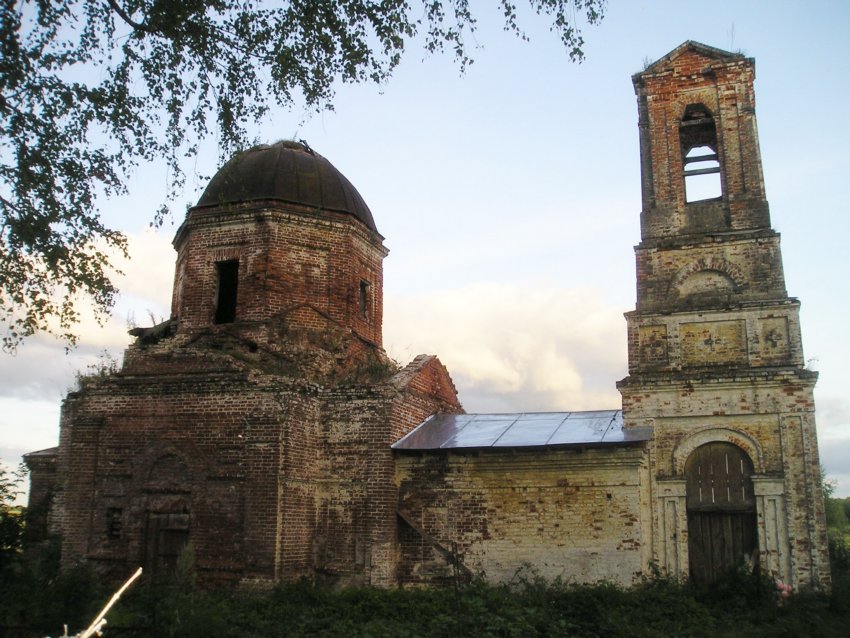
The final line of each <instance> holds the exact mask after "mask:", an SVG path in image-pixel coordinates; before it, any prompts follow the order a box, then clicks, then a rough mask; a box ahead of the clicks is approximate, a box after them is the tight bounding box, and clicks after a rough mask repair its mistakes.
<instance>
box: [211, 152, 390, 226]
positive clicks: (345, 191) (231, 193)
mask: <svg viewBox="0 0 850 638" xmlns="http://www.w3.org/2000/svg"><path fill="white" fill-rule="evenodd" d="M263 199H271V200H280V201H285V202H290V203H294V204H301V205H303V206H309V207H311V208H316V209H323V210H331V211H337V212H341V213H349V214H351V215H354V216H355V217H356V218H357V219H359V220H360V221H361V222H363V223H364V224H365V225H366V226H367V227H368V228H369V229H370V230H373V231H375V232H377V231H378V229H377V228H376V226H375V220H374V219H373V218H372V213H371V211H370V210H369V207H368V206H367V205H366V202H365V201H363V198H362V197H361V196H360V193H358V192H357V189H356V188H354V186H353V185H352V183H351V182H349V181H348V179H346V177H345V175H343V174H342V173H340V172H339V171H338V170H337V169H336V167H334V165H333V164H331V163H330V162H329V161H328V160H327V159H325V158H324V157H322V156H321V155H319V154H318V153H316V152H314V151H313V150H312V149H310V148H309V147H308V146H306V145H305V144H303V143H297V142H287V141H282V142H277V143H276V144H271V145H264V144H263V145H260V146H255V147H254V148H252V149H248V150H247V151H243V152H241V153H237V154H236V155H235V156H233V157H232V158H231V159H230V161H229V162H227V164H225V165H224V166H222V167H221V169H220V170H219V171H218V172H217V173H216V174H215V175H214V176H213V178H212V179H211V180H210V183H209V184H208V185H207V188H206V190H205V191H204V193H203V195H201V199H199V200H198V206H199V207H202V206H222V205H224V204H232V203H236V202H247V201H252V200H263Z"/></svg>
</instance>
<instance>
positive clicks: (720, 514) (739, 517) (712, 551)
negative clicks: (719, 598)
mask: <svg viewBox="0 0 850 638" xmlns="http://www.w3.org/2000/svg"><path fill="white" fill-rule="evenodd" d="M752 474H753V463H752V461H751V460H750V458H749V456H747V454H746V452H744V451H743V450H742V449H741V448H739V447H738V446H736V445H733V444H731V443H726V442H714V443H706V444H705V445H701V446H700V447H698V448H697V449H695V450H694V451H693V452H692V453H691V455H690V456H689V457H688V460H687V462H686V463H685V479H686V482H687V510H688V555H689V563H690V576H691V581H692V582H694V583H697V584H706V583H711V582H713V581H715V580H717V578H718V577H719V576H720V575H721V574H723V573H724V572H727V571H729V570H731V569H734V568H736V567H738V566H740V565H747V566H749V567H750V568H754V567H755V563H756V561H757V559H758V536H757V529H756V506H755V496H754V495H753V481H752V478H751V477H752Z"/></svg>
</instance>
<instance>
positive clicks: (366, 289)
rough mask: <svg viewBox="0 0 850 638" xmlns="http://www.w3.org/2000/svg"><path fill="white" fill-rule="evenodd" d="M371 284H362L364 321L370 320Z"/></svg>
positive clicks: (361, 302)
mask: <svg viewBox="0 0 850 638" xmlns="http://www.w3.org/2000/svg"><path fill="white" fill-rule="evenodd" d="M370 287H371V286H369V282H368V281H361V282H360V304H359V309H360V316H361V317H363V318H364V319H368V318H369V288H370Z"/></svg>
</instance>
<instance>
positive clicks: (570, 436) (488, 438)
mask: <svg viewBox="0 0 850 638" xmlns="http://www.w3.org/2000/svg"><path fill="white" fill-rule="evenodd" d="M649 438H650V432H649V430H648V429H647V428H632V429H629V430H625V429H623V411H622V410H594V411H592V412H522V413H519V414H435V415H433V416H430V417H428V418H427V419H426V420H425V421H424V422H423V423H421V424H420V425H418V426H417V427H416V429H414V430H413V431H411V432H409V433H408V434H407V435H406V436H404V437H403V438H401V439H399V440H398V441H396V442H395V443H394V444H393V445H392V448H393V449H394V450H455V449H475V448H519V447H544V446H546V447H552V446H587V445H593V446H597V445H627V444H630V443H639V442H641V441H647V440H648V439H649Z"/></svg>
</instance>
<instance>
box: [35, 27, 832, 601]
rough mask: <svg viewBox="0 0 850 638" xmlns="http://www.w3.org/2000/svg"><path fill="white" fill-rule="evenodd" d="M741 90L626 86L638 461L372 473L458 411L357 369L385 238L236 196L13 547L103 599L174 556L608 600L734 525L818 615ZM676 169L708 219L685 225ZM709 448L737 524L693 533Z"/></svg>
mask: <svg viewBox="0 0 850 638" xmlns="http://www.w3.org/2000/svg"><path fill="white" fill-rule="evenodd" d="M753 79H754V63H753V61H752V60H750V59H748V58H744V57H743V56H740V55H737V54H731V53H727V52H724V51H719V50H717V49H712V48H711V47H706V46H704V45H700V44H696V43H692V42H687V43H685V44H683V45H682V46H680V47H678V48H677V49H675V50H674V51H673V52H671V53H670V54H669V55H667V56H665V57H664V58H662V59H661V60H659V61H658V62H656V63H655V64H653V65H650V66H649V67H648V68H647V69H646V70H645V71H644V72H642V73H639V74H637V75H636V76H634V78H633V82H634V85H635V90H636V93H637V97H638V110H639V114H640V119H639V131H640V148H641V167H642V193H643V198H642V202H643V210H642V213H641V242H640V244H639V245H638V246H637V247H636V249H635V250H636V268H637V303H636V307H635V310H633V311H631V312H628V313H626V323H627V341H628V357H629V376H628V377H626V378H625V379H623V380H621V381H620V382H619V383H618V388H619V390H620V392H621V395H622V402H623V403H622V407H623V419H624V423H625V428H626V430H627V432H628V430H630V429H634V430H635V431H636V432H638V431H639V432H649V433H651V436H650V437H649V440H646V437H645V436H641V437H634V439H630V438H628V437H627V438H626V441H627V442H625V443H619V444H615V445H604V444H601V443H599V442H598V441H595V442H586V443H582V444H576V445H568V446H560V447H558V446H552V447H548V446H539V447H511V448H488V449H436V450H395V451H394V450H393V449H391V447H390V446H391V445H392V444H393V443H394V442H396V441H398V440H399V439H400V438H401V437H403V436H404V435H406V434H407V433H409V432H410V431H411V430H412V429H414V428H415V427H416V426H418V425H419V424H421V423H423V422H424V421H426V419H427V418H428V417H429V416H431V415H433V414H436V413H446V412H448V413H459V412H462V411H463V408H462V407H461V404H460V402H459V401H458V398H457V392H456V389H455V387H454V384H453V383H452V380H451V377H450V376H449V373H448V371H447V370H446V369H445V367H444V366H443V365H442V364H441V363H440V361H439V360H438V359H437V358H435V357H433V356H427V355H420V356H419V357H416V358H415V359H414V360H413V361H412V362H411V363H410V364H408V365H407V366H406V367H404V368H400V369H399V368H398V366H396V364H395V363H394V362H392V361H390V360H389V359H388V358H387V356H386V354H385V353H384V351H383V349H382V320H383V296H382V287H383V271H382V261H383V258H384V257H385V256H386V255H387V250H386V249H385V248H384V246H383V238H382V237H381V236H380V235H379V234H378V233H377V231H375V230H374V226H367V225H365V224H364V223H363V222H362V221H361V219H359V218H358V217H356V216H354V215H351V214H348V213H344V212H336V211H331V210H324V209H322V208H315V206H308V205H305V204H303V203H299V202H298V199H297V196H293V197H292V198H290V199H291V201H288V200H287V201H279V200H264V199H253V200H252V199H250V198H246V200H245V201H238V202H229V203H226V204H225V203H221V204H219V205H215V206H198V207H196V208H193V209H191V210H190V211H189V213H188V215H187V218H186V221H185V222H184V224H183V225H182V226H181V227H180V229H179V230H178V232H177V236H176V238H175V240H174V246H175V249H176V251H177V262H176V268H175V279H174V291H173V298H172V317H171V319H170V320H169V321H168V322H165V323H163V324H161V325H159V326H155V327H153V328H150V329H142V330H138V331H134V334H136V336H137V340H136V343H134V344H133V345H131V346H130V347H129V348H128V349H127V351H126V352H125V356H124V362H123V366H122V367H121V369H120V370H119V371H118V372H115V373H112V374H108V375H104V376H94V377H92V378H89V379H84V380H83V382H82V384H81V387H80V388H79V389H78V390H77V391H75V392H72V393H70V394H69V395H68V397H67V398H66V400H65V402H64V404H63V409H62V417H61V434H60V441H59V447H58V448H56V449H53V450H47V451H41V452H34V453H32V454H30V455H28V456H27V457H26V460H27V463H28V464H29V466H30V468H31V472H32V473H31V481H32V489H31V497H30V498H31V505H32V506H33V509H34V510H38V511H40V512H42V514H41V518H39V519H37V520H38V523H37V524H33V525H32V528H31V532H30V533H31V536H30V541H31V542H33V543H36V542H39V541H41V540H42V539H44V538H45V537H47V536H48V535H49V534H53V535H56V536H58V537H59V538H60V539H61V543H62V559H63V561H64V562H65V564H68V565H70V564H73V563H75V562H77V561H80V560H85V561H89V562H91V563H94V564H95V565H96V566H98V568H99V569H101V570H102V571H103V572H104V573H105V574H107V575H109V576H111V577H114V578H116V579H118V578H122V577H125V576H126V574H128V573H129V572H130V571H132V570H133V568H135V566H137V565H139V564H142V565H145V566H146V567H148V569H149V570H151V571H153V572H154V573H156V572H157V571H159V570H167V569H169V568H170V567H172V566H173V563H174V561H175V560H176V557H177V555H178V554H179V552H180V551H182V549H183V548H185V547H186V546H187V545H191V547H192V550H193V552H194V557H195V563H196V568H197V571H198V575H199V578H200V579H201V580H203V581H204V582H206V583H208V584H211V585H224V586H257V585H269V584H272V583H275V582H281V581H291V580H294V579H298V578H302V577H306V578H309V579H312V580H314V581H317V582H322V583H327V584H330V585H376V586H384V587H388V586H396V585H405V586H419V585H427V584H439V583H446V582H449V581H451V580H453V579H455V578H469V577H471V576H473V575H482V576H483V577H485V578H487V579H489V580H491V581H510V580H511V579H513V578H514V577H515V576H516V575H517V574H518V573H523V572H527V571H528V570H530V573H533V574H537V575H540V576H543V577H545V578H548V579H554V578H562V579H564V580H567V581H570V582H594V581H598V580H609V581H612V582H617V583H621V584H624V585H629V584H632V583H635V582H638V581H639V580H640V579H642V578H644V577H647V576H650V575H652V574H653V573H655V571H656V570H661V571H662V572H663V573H665V574H668V575H671V576H673V577H677V578H678V577H681V578H688V577H689V576H693V574H694V573H696V572H695V570H694V565H695V564H696V563H695V561H698V560H702V559H699V558H698V552H697V550H695V549H694V548H699V547H700V543H701V542H704V541H706V540H710V539H706V538H702V537H701V534H702V532H700V531H699V529H698V528H697V527H696V526H692V524H691V522H690V521H691V520H692V519H693V518H694V517H696V516H702V517H712V516H717V517H721V518H722V517H737V518H736V520H744V521H745V522H746V524H745V525H744V528H746V529H752V530H754V532H753V533H754V534H755V537H754V538H751V539H749V540H751V541H752V543H753V548H754V549H753V550H752V551H751V552H750V553H748V554H746V555H741V556H734V557H732V558H734V559H736V560H747V561H749V563H750V564H752V565H758V566H759V567H760V568H761V569H763V570H764V571H766V572H768V573H771V574H773V575H775V576H776V577H779V578H782V579H783V580H785V581H787V582H789V583H791V584H792V585H793V586H794V587H796V588H800V587H809V586H811V587H819V588H823V589H828V588H829V586H830V582H829V565H828V558H827V551H826V547H827V546H826V537H825V525H824V511H823V502H822V500H821V497H820V495H821V492H820V489H819V486H820V483H819V480H820V478H819V461H818V450H817V438H816V433H815V418H814V399H813V394H812V393H813V388H814V385H815V382H816V380H817V374H816V373H814V372H811V371H809V370H807V369H806V368H805V366H804V361H805V360H804V357H803V348H802V340H801V330H800V322H799V302H798V301H797V300H796V299H793V298H791V297H789V296H788V294H787V292H786V289H785V280H784V274H783V271H782V258H781V252H780V243H779V235H778V234H777V233H775V232H774V231H773V230H772V228H771V227H770V218H769V209H768V204H767V200H766V197H765V192H764V183H763V178H762V168H761V158H760V155H759V149H758V137H757V133H756V121H755V98H754V93H753ZM697 146H700V147H707V148H709V150H710V152H711V154H712V155H713V156H714V157H716V159H715V160H712V161H715V162H716V164H717V165H718V169H717V173H716V174H717V175H718V176H719V184H720V194H719V196H717V197H714V198H712V199H707V200H703V201H690V202H689V201H687V191H686V180H687V179H688V178H689V176H688V174H687V171H688V170H689V169H688V164H689V163H688V161H687V159H688V153H689V152H690V151H691V150H692V148H696V147H697ZM281 152H282V153H287V152H288V153H302V152H309V150H308V149H305V148H301V147H300V146H299V145H297V144H289V145H286V146H285V147H283V149H282V150H281ZM285 164H286V163H285V162H284V163H282V164H281V165H285ZM292 164H293V165H294V164H297V163H292ZM308 164H309V163H308ZM334 170H335V169H334ZM258 181H262V180H258ZM293 183H294V182H293ZM296 195H297V194H296ZM319 195H321V193H320V192H319ZM319 199H320V198H319ZM638 428H640V430H637V429H638ZM718 445H720V446H721V448H718V447H717V446H718ZM723 445H731V446H734V447H735V449H736V450H737V451H738V452H740V453H742V454H743V455H744V456H746V458H747V459H748V461H750V462H751V463H752V474H751V475H749V476H747V477H746V481H747V483H746V487H745V489H744V491H743V492H742V493H745V496H746V499H745V502H743V504H741V506H740V507H739V508H738V509H737V510H735V511H734V512H730V511H727V510H724V509H723V508H722V507H719V506H718V507H717V508H715V510H716V511H711V512H707V513H706V512H701V511H695V510H694V509H693V507H692V505H691V503H692V501H693V500H694V499H692V498H689V497H690V496H692V494H689V493H688V489H693V488H689V487H688V485H693V484H695V483H694V481H691V482H690V483H689V481H688V479H689V477H690V478H693V477H692V476H690V475H689V474H688V472H689V471H691V470H689V468H690V467H692V464H691V463H690V461H691V460H692V459H695V458H697V457H699V458H703V457H705V456H706V454H702V453H703V452H706V450H710V449H725V448H722V446H723ZM704 446H709V447H704ZM712 446H714V447H712ZM697 450H700V451H701V455H697V454H695V452H696V451H697ZM742 467H743V464H742ZM718 480H720V479H718ZM716 485H717V486H718V488H717V489H721V487H722V485H721V483H717V484H716ZM712 489H714V488H712ZM742 498H743V497H742ZM689 508H690V509H689ZM748 525H749V526H750V527H747V526H748ZM700 529H702V528H700ZM745 540H747V539H745ZM748 552H749V550H748ZM722 566H723V565H719V564H712V565H710V566H709V567H710V569H713V570H715V571H718V570H719V569H720V568H721V567H722ZM703 567H705V566H704V565H700V569H702V568H703Z"/></svg>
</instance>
